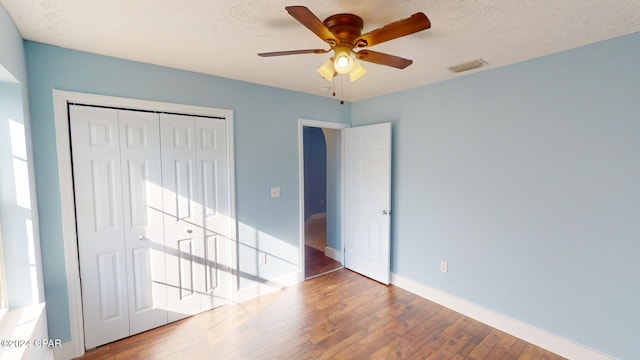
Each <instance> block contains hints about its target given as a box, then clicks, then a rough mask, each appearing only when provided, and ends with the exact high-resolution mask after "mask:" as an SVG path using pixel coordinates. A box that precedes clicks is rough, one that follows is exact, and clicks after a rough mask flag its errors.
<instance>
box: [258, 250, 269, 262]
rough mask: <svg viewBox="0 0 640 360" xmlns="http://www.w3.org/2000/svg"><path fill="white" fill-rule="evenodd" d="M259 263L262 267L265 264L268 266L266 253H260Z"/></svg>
mask: <svg viewBox="0 0 640 360" xmlns="http://www.w3.org/2000/svg"><path fill="white" fill-rule="evenodd" d="M258 263H259V264H260V265H264V264H266V263H267V254H265V253H260V254H259V255H258Z"/></svg>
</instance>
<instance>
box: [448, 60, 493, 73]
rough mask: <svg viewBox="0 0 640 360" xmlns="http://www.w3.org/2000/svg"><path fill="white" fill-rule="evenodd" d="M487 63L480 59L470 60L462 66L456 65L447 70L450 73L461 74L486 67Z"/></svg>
mask: <svg viewBox="0 0 640 360" xmlns="http://www.w3.org/2000/svg"><path fill="white" fill-rule="evenodd" d="M488 64H489V63H487V62H486V61H484V60H482V59H476V60H472V61H469V62H466V63H463V64H458V65H454V66H452V67H450V68H449V70H451V72H454V73H461V72H464V71H469V70H473V69H477V68H479V67H482V66H485V65H488Z"/></svg>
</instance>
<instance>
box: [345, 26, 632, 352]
mask: <svg viewBox="0 0 640 360" xmlns="http://www.w3.org/2000/svg"><path fill="white" fill-rule="evenodd" d="M388 121H391V122H393V131H394V135H393V143H394V148H393V161H394V165H393V214H394V216H393V222H392V270H393V271H394V272H395V273H397V274H399V275H401V276H404V277H408V278H411V279H414V280H416V281H418V282H420V283H423V284H426V285H429V286H432V287H435V288H438V289H441V290H443V291H446V292H449V293H451V294H454V295H456V296H458V297H461V298H464V299H467V300H469V301H471V302H474V303H476V304H479V305H481V306H484V307H487V308H490V309H493V310H495V311H497V312H499V313H502V314H505V315H507V316H510V317H513V318H515V319H518V320H521V321H524V322H526V323H529V324H531V325H534V326H536V327H539V328H542V329H544V330H547V331H549V332H551V333H554V334H557V335H559V336H562V337H565V338H567V339H570V340H572V341H574V342H577V343H581V344H584V345H586V346H587V347H591V348H594V349H596V350H599V351H601V352H604V353H607V354H610V355H613V356H616V357H618V358H620V359H640V350H639V349H638V346H637V344H639V343H640V331H638V330H637V327H638V324H640V310H639V308H638V304H639V299H640V280H639V279H640V33H636V34H633V35H629V36H625V37H621V38H616V39H613V40H610V41H606V42H601V43H597V44H594V45H590V46H586V47H582V48H578V49H574V50H571V51H566V52H562V53H559V54H555V55H552V56H547V57H543V58H539V59H535V60H532V61H527V62H523V63H519V64H515V65H512V66H507V67H503V68H498V69H494V70H488V71H484V72H480V73H477V74H472V75H469V76H465V77H461V78H458V79H455V80H451V81H447V82H442V83H438V84H434V85H431V86H426V87H422V88H418V89H414V90H410V91H404V92H400V93H395V94H392V95H388V96H382V97H378V98H374V99H369V100H366V101H359V102H356V103H354V104H353V105H352V123H353V125H362V124H369V123H378V122H388ZM441 259H444V260H447V261H448V262H449V272H448V273H447V274H444V273H441V272H440V271H439V262H440V260H441Z"/></svg>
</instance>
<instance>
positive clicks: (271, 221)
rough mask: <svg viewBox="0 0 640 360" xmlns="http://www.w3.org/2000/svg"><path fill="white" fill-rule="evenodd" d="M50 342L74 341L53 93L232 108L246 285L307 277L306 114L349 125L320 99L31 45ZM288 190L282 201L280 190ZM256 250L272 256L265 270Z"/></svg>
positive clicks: (339, 110) (342, 108) (341, 108)
mask: <svg viewBox="0 0 640 360" xmlns="http://www.w3.org/2000/svg"><path fill="white" fill-rule="evenodd" d="M25 50H26V56H27V68H28V74H29V84H30V87H29V96H30V100H31V104H32V106H31V113H32V118H33V138H34V152H35V161H36V170H37V171H36V175H37V187H38V188H37V190H38V201H39V203H40V215H41V217H40V218H41V223H40V226H41V233H42V241H41V242H42V249H43V253H44V254H45V256H44V260H45V261H44V269H45V285H46V295H47V305H48V308H49V312H48V313H49V324H50V326H49V328H50V337H52V338H61V339H63V340H65V341H66V340H69V339H70V330H69V313H68V298H67V293H66V291H67V284H66V280H65V268H64V254H63V240H62V230H61V215H60V196H59V193H58V169H57V165H56V163H57V160H56V139H55V135H54V134H55V132H54V120H53V104H52V94H51V92H52V89H54V88H55V89H62V90H68V91H77V92H85V93H94V94H101V95H111V96H119V97H127V98H137V99H145V100H154V101H165V102H172V103H180V104H188V105H198V106H208V107H216V108H224V109H231V110H233V111H234V120H235V155H236V164H235V165H236V195H237V216H238V220H239V222H240V225H239V241H240V243H241V244H240V254H239V261H240V272H241V277H242V279H241V282H240V286H241V287H246V286H249V285H251V284H253V283H255V282H262V281H267V280H271V279H275V278H277V277H279V276H282V275H286V274H290V273H293V272H296V271H298V270H299V269H298V261H299V249H298V247H299V212H298V211H299V210H298V204H299V199H298V191H299V190H298V127H297V121H298V119H299V118H305V119H322V120H325V121H336V122H343V123H347V122H348V120H349V113H350V104H345V105H340V104H339V103H338V102H337V101H335V100H333V99H329V98H324V97H320V96H314V95H309V94H302V93H297V92H292V91H285V90H281V89H276V88H271V87H266V86H259V85H255V84H249V83H243V82H239V81H234V80H228V79H223V78H217V77H212V76H206V75H202V74H196V73H191V72H186V71H180V70H174V69H169V68H164V67H159V66H153V65H148V64H142V63H136V62H131V61H125V60H120V59H115V58H110V57H105V56H99V55H94V54H88V53H83V52H78V51H73V50H68V49H63V48H58V47H54V46H49V45H44V44H40V43H35V42H30V41H26V42H25ZM273 186H279V187H281V189H282V196H281V197H280V198H273V199H272V198H271V197H270V188H271V187H273ZM256 248H258V249H259V250H260V251H262V252H265V253H267V254H271V255H273V256H271V257H270V258H269V261H268V262H267V264H266V265H262V266H260V267H258V266H257V265H256V264H257V252H256Z"/></svg>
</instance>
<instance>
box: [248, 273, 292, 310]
mask: <svg viewBox="0 0 640 360" xmlns="http://www.w3.org/2000/svg"><path fill="white" fill-rule="evenodd" d="M301 278H302V274H301V273H300V272H295V273H291V274H287V275H283V276H280V277H278V278H276V279H273V280H270V281H267V282H263V283H260V284H255V285H251V286H248V287H246V288H243V289H240V290H238V292H237V294H236V302H237V303H241V302H244V301H247V300H251V299H255V298H257V297H258V296H261V295H266V294H270V293H273V292H276V291H278V290H282V289H284V288H286V287H289V286H291V285H295V284H297V283H299V282H300V281H301V280H300V279H301Z"/></svg>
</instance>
